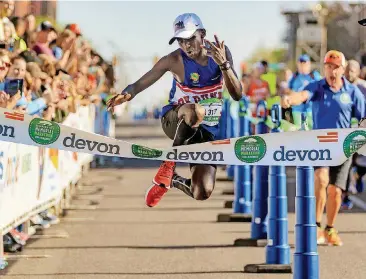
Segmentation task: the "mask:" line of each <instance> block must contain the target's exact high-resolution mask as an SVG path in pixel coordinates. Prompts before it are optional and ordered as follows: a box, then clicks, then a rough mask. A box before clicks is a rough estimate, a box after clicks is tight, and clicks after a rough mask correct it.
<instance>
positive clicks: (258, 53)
mask: <svg viewBox="0 0 366 279" xmlns="http://www.w3.org/2000/svg"><path fill="white" fill-rule="evenodd" d="M286 53H287V49H286V48H258V49H256V50H255V51H254V52H253V54H252V55H251V56H250V58H249V59H247V61H246V62H247V63H248V64H249V65H252V64H254V63H256V62H259V61H261V60H267V61H268V63H269V64H278V63H284V62H285V61H286Z"/></svg>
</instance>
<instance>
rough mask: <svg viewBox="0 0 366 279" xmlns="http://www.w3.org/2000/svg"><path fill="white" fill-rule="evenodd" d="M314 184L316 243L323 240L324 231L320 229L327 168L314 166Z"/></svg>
mask: <svg viewBox="0 0 366 279" xmlns="http://www.w3.org/2000/svg"><path fill="white" fill-rule="evenodd" d="M314 169H315V171H314V186H315V198H316V211H315V213H316V223H317V227H318V236H317V243H318V244H323V243H324V241H325V238H324V232H323V231H322V230H321V222H322V217H323V212H324V208H325V203H326V201H327V192H326V189H327V186H328V184H329V169H328V168H322V167H315V168H314Z"/></svg>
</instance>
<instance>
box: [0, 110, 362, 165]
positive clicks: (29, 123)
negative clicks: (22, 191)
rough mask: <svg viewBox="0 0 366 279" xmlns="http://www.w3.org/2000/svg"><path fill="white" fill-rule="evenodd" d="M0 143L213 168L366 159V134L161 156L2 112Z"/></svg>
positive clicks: (190, 149)
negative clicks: (358, 157)
mask: <svg viewBox="0 0 366 279" xmlns="http://www.w3.org/2000/svg"><path fill="white" fill-rule="evenodd" d="M0 140H2V141H7V142H14V143H20V144H26V145H33V146H42V147H49V148H57V149H61V150H69V151H74V152H82V153H89V154H93V155H105V156H117V157H125V158H139V159H147V160H162V161H163V160H170V161H175V162H184V163H199V164H217V165H244V164H250V165H272V166H276V165H277V166H279V165H282V166H338V165H340V164H342V163H343V162H345V161H346V160H347V158H349V157H350V156H351V155H352V154H353V153H355V152H358V153H360V154H364V155H366V147H365V143H366V129H361V128H350V129H326V130H313V131H297V132H283V133H271V134H263V135H254V136H246V137H240V138H232V139H225V140H218V141H214V142H206V143H201V144H193V145H185V146H179V147H178V146H177V147H174V148H170V149H166V150H159V149H153V148H149V147H145V146H141V145H136V144H132V143H129V142H125V141H121V140H116V139H113V138H109V137H105V136H101V135H97V134H93V133H89V132H85V131H81V130H78V129H75V128H71V127H68V126H64V125H61V124H58V123H55V122H50V121H46V120H43V119H40V118H32V117H31V116H29V115H21V114H17V113H14V112H12V111H10V110H5V109H0Z"/></svg>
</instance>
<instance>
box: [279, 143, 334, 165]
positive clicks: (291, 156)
mask: <svg viewBox="0 0 366 279" xmlns="http://www.w3.org/2000/svg"><path fill="white" fill-rule="evenodd" d="M306 159H307V160H309V161H330V160H332V158H331V156H330V150H329V149H319V150H316V149H311V150H285V147H284V146H280V150H277V151H275V152H274V153H273V160H275V161H277V162H281V161H282V162H284V161H295V160H299V161H305V160H306Z"/></svg>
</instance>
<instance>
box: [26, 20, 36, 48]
mask: <svg viewBox="0 0 366 279" xmlns="http://www.w3.org/2000/svg"><path fill="white" fill-rule="evenodd" d="M23 19H24V20H25V25H26V28H25V33H24V37H23V38H24V40H25V42H26V43H27V44H28V43H29V39H30V36H31V34H33V33H35V30H36V18H35V17H34V15H32V14H28V15H26V16H24V17H23Z"/></svg>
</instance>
